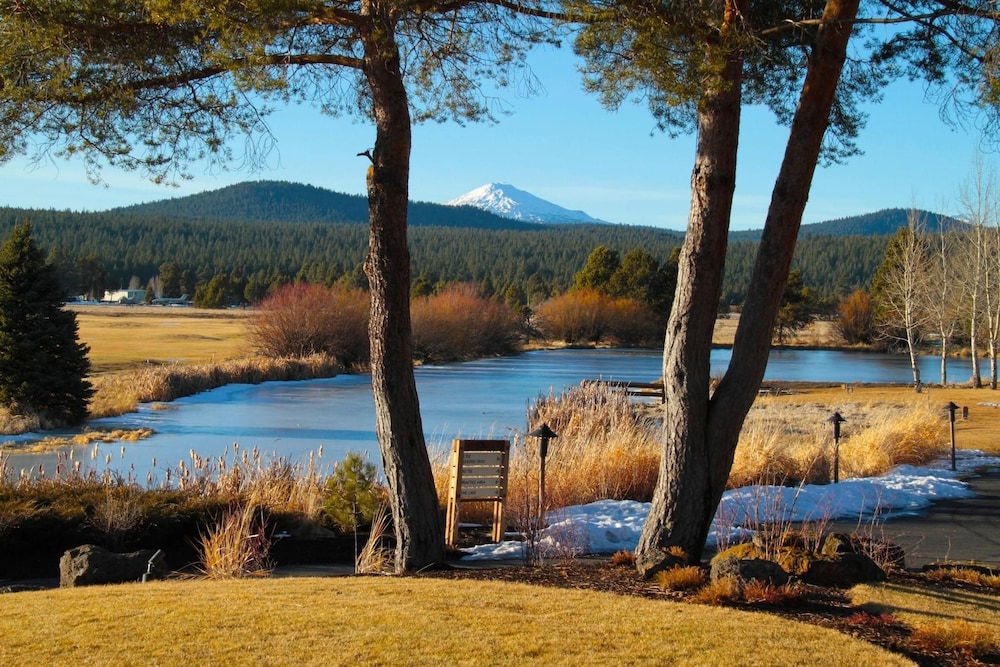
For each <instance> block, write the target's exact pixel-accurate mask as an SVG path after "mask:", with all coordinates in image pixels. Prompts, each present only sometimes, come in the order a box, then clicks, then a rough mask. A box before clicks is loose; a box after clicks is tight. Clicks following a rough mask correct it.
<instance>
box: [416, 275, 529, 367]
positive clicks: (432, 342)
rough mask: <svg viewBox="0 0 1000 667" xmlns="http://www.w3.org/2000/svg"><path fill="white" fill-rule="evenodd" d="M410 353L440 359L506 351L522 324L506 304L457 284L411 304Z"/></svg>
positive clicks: (433, 360)
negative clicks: (411, 341) (411, 342)
mask: <svg viewBox="0 0 1000 667" xmlns="http://www.w3.org/2000/svg"><path fill="white" fill-rule="evenodd" d="M411 312H412V320H413V322H412V326H413V356H414V358H415V359H417V360H419V361H424V362H429V363H443V362H447V361H457V360H462V359H475V358H481V357H489V356H496V355H502V354H509V353H511V352H513V351H515V350H516V349H517V345H518V342H519V341H520V339H521V337H522V327H521V324H520V319H519V318H518V316H517V314H516V313H515V312H514V311H513V310H512V309H511V308H510V306H508V305H506V304H503V303H498V302H496V301H493V300H491V299H487V298H484V297H482V296H480V295H479V294H478V293H477V290H476V287H475V286H474V285H469V284H464V283H463V284H457V285H452V286H450V287H447V288H446V289H444V290H443V291H442V292H440V293H438V294H434V295H432V296H426V297H420V298H418V299H415V300H414V301H413V303H412V305H411Z"/></svg>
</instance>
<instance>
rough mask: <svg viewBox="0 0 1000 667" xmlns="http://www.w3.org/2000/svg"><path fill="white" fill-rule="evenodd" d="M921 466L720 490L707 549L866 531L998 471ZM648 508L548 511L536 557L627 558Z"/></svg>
mask: <svg viewBox="0 0 1000 667" xmlns="http://www.w3.org/2000/svg"><path fill="white" fill-rule="evenodd" d="M956 467H957V468H958V470H957V471H952V470H951V459H950V457H949V458H945V459H941V460H939V461H937V462H935V463H934V464H931V465H930V466H927V467H919V468H918V467H915V466H908V465H904V466H898V467H896V468H894V469H893V470H892V471H890V472H889V473H888V474H886V475H884V476H882V477H868V478H857V479H845V480H841V481H840V483H839V484H803V485H801V486H797V487H784V486H748V487H743V488H740V489H733V490H731V491H727V492H726V493H725V495H723V497H722V502H721V503H720V505H719V510H718V512H717V513H716V515H715V519H714V520H713V522H712V529H711V532H710V534H709V537H708V546H709V547H715V546H716V545H717V544H718V543H720V542H722V543H732V542H734V541H738V540H739V539H740V538H743V537H746V536H748V535H749V534H751V532H752V527H753V526H758V525H761V524H764V523H787V522H800V521H808V522H817V523H822V522H827V521H832V520H842V521H844V520H846V521H858V523H859V524H860V525H862V526H864V525H871V524H872V523H875V522H878V521H881V520H883V519H885V518H887V517H889V516H899V515H901V514H913V513H916V512H919V511H920V510H923V509H925V508H927V507H928V506H929V505H931V504H932V503H934V502H936V501H939V500H947V499H951V498H968V497H970V496H972V495H973V494H972V492H971V491H970V490H969V487H968V485H967V484H966V483H965V482H962V481H961V480H960V479H959V477H960V476H963V475H968V474H969V473H970V472H972V471H974V470H980V469H984V468H987V469H991V470H997V469H1000V458H996V457H987V456H984V455H983V454H982V452H978V451H974V450H959V451H958V452H956ZM648 513H649V503H640V502H636V501H632V500H599V501H597V502H593V503H589V504H587V505H578V506H575V507H566V508H562V509H556V510H550V511H549V512H548V513H547V515H546V520H547V523H548V526H547V527H546V528H545V529H544V530H543V531H542V533H541V535H540V538H539V547H540V549H541V551H542V553H543V554H544V553H546V552H547V553H549V554H563V555H569V554H574V555H582V554H609V553H615V552H617V551H623V550H627V551H632V550H634V549H635V547H636V545H637V544H638V542H639V534H640V533H641V532H642V524H643V522H644V521H645V520H646V515H647V514H648ZM523 546H524V545H523V543H522V542H521V541H520V539H517V540H506V541H503V542H500V543H498V544H482V545H479V546H476V547H473V548H470V549H466V550H465V551H466V553H468V554H469V555H468V556H466V557H465V559H464V560H477V559H479V560H504V559H518V558H522V557H523V555H524V554H523Z"/></svg>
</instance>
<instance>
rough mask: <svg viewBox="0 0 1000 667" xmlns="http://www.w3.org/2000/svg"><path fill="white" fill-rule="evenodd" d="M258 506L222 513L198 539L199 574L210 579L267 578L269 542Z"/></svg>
mask: <svg viewBox="0 0 1000 667" xmlns="http://www.w3.org/2000/svg"><path fill="white" fill-rule="evenodd" d="M266 530H267V521H266V519H265V517H264V512H263V510H262V509H261V508H260V507H256V506H253V505H250V504H246V505H243V506H235V507H231V508H229V509H227V510H225V511H224V512H223V513H222V515H221V516H220V517H219V519H218V520H217V521H216V522H215V523H214V524H213V525H211V526H209V527H208V528H206V529H204V530H203V531H202V533H201V535H200V538H199V544H198V553H199V557H200V561H201V563H200V570H201V573H202V574H203V575H204V576H206V577H208V578H209V579H238V578H242V577H252V576H267V575H269V574H271V570H272V569H273V566H272V565H271V562H270V559H269V557H268V552H269V551H270V548H271V539H270V537H269V536H268V535H267V533H266Z"/></svg>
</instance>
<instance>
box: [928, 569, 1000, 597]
mask: <svg viewBox="0 0 1000 667" xmlns="http://www.w3.org/2000/svg"><path fill="white" fill-rule="evenodd" d="M991 572H995V570H993V569H984V568H982V567H973V566H962V565H959V564H956V565H955V566H954V567H944V568H939V569H934V570H931V571H930V572H928V573H927V578H928V579H930V580H931V581H941V582H953V581H964V582H965V583H968V584H973V585H975V586H982V587H983V588H992V589H994V590H996V591H1000V575H998V574H991Z"/></svg>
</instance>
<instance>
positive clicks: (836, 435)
mask: <svg viewBox="0 0 1000 667" xmlns="http://www.w3.org/2000/svg"><path fill="white" fill-rule="evenodd" d="M827 421H828V422H830V423H831V424H833V483H834V484H836V483H838V482H839V481H840V425H841V424H843V423H844V422H846V421H847V420H846V419H844V418H843V417H841V416H840V413H839V412H834V413H833V414H832V415H830V416H829V418H827Z"/></svg>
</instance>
